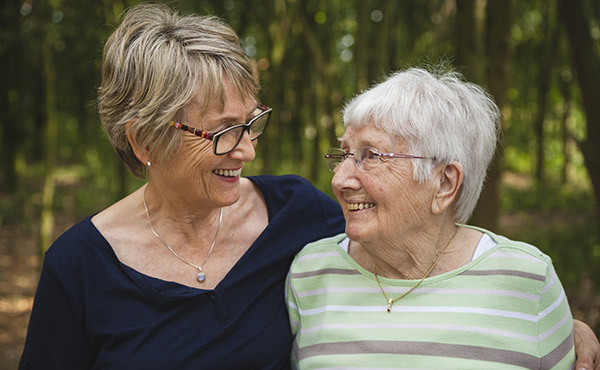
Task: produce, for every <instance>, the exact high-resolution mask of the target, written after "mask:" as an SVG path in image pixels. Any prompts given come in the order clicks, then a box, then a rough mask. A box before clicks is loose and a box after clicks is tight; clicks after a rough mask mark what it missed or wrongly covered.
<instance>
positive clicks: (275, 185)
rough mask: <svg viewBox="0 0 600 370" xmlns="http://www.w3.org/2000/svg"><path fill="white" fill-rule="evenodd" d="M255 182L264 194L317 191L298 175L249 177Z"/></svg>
mask: <svg viewBox="0 0 600 370" xmlns="http://www.w3.org/2000/svg"><path fill="white" fill-rule="evenodd" d="M248 179H250V180H251V181H253V182H254V183H255V184H256V185H257V186H258V187H259V188H261V190H262V191H263V192H265V191H267V192H269V193H271V192H276V193H282V194H290V193H292V194H293V193H296V192H302V191H316V190H317V189H316V188H315V187H314V186H313V185H312V184H311V183H310V181H308V180H306V179H305V178H303V177H300V176H298V175H281V176H274V175H262V176H250V177H248Z"/></svg>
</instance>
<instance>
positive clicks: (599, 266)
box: [501, 184, 600, 288]
mask: <svg viewBox="0 0 600 370" xmlns="http://www.w3.org/2000/svg"><path fill="white" fill-rule="evenodd" d="M501 201H502V209H503V213H504V216H503V220H504V221H503V222H502V223H501V225H502V226H501V227H502V230H501V232H502V233H505V234H506V235H507V236H509V237H511V238H513V239H517V240H523V241H526V242H527V243H530V244H533V245H535V246H536V247H538V248H540V249H541V250H542V251H543V252H544V253H546V254H548V255H549V256H550V257H552V259H553V263H554V266H555V268H556V270H557V273H558V275H559V276H560V277H561V281H562V282H563V285H565V286H566V287H569V288H576V287H577V284H578V283H579V282H580V281H581V279H582V278H583V277H588V278H591V279H593V280H595V282H596V284H600V275H599V274H598V273H597V272H598V271H600V239H599V237H598V235H599V233H598V222H597V219H596V216H595V209H596V207H595V200H594V195H593V194H592V192H591V191H590V190H589V188H588V189H582V188H577V187H574V186H559V187H557V186H551V185H548V184H542V185H533V186H529V187H526V188H523V187H521V188H516V187H514V186H510V185H508V186H505V187H504V188H503V190H502V193H501Z"/></svg>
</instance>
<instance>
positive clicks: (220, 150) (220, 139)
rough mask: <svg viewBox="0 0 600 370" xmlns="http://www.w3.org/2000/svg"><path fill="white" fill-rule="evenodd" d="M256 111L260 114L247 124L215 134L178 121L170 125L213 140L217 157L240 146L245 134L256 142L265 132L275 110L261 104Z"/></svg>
mask: <svg viewBox="0 0 600 370" xmlns="http://www.w3.org/2000/svg"><path fill="white" fill-rule="evenodd" d="M256 109H257V110H258V111H260V112H259V113H258V114H257V115H256V116H254V117H252V119H250V121H248V122H247V123H242V124H240V125H235V126H231V127H227V128H226V129H224V130H222V131H219V132H215V133H210V132H208V131H203V130H200V129H197V128H194V127H190V126H187V125H184V124H182V123H179V122H176V121H169V124H170V125H171V126H172V127H175V128H177V129H180V130H184V131H187V132H190V133H192V134H194V135H196V136H199V137H201V138H203V139H206V140H211V141H212V142H213V149H214V153H215V154H216V155H225V154H227V153H229V152H231V151H232V150H234V149H235V148H236V147H237V146H238V144H239V143H240V141H241V140H242V136H244V132H248V134H249V135H250V140H256V139H258V137H259V136H260V135H262V133H263V132H264V131H265V128H266V127H267V124H268V123H269V119H270V118H271V112H272V111H273V109H272V108H269V107H267V106H266V105H262V104H259V105H258V106H257V107H256Z"/></svg>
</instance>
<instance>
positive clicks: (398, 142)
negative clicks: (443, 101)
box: [332, 124, 434, 242]
mask: <svg viewBox="0 0 600 370" xmlns="http://www.w3.org/2000/svg"><path fill="white" fill-rule="evenodd" d="M362 146H370V147H373V148H375V149H377V151H378V152H380V153H404V154H413V153H407V147H408V145H407V143H406V141H405V140H403V139H402V138H394V137H392V136H390V135H389V134H386V133H383V132H381V131H379V130H378V129H377V128H375V127H374V126H373V124H366V125H363V126H361V127H349V128H347V130H346V132H345V134H344V136H343V137H342V144H341V148H342V149H344V150H346V151H348V152H351V153H354V152H355V151H356V150H357V149H358V148H360V147H362ZM332 185H333V192H334V194H335V196H336V197H337V199H338V201H339V202H340V205H341V206H342V209H343V212H344V217H345V218H346V234H347V235H348V237H349V238H350V239H352V240H354V241H357V242H368V241H377V240H381V239H384V240H385V239H391V240H394V239H395V238H396V239H397V237H398V236H400V237H402V236H403V235H406V232H410V231H413V230H418V228H419V227H422V226H423V223H424V221H425V217H427V216H428V215H430V210H431V207H430V205H431V201H432V199H433V192H434V190H433V187H432V186H431V180H430V181H427V182H424V183H422V184H419V183H418V182H417V181H415V180H413V167H412V163H411V160H410V159H404V158H394V159H387V160H385V161H380V162H379V163H378V165H377V166H376V167H374V168H372V169H370V170H365V169H363V168H361V169H359V168H357V167H356V165H355V164H354V161H353V160H352V159H351V158H348V159H346V160H344V161H343V162H342V163H340V164H339V165H338V166H337V168H336V170H335V175H334V176H333V180H332Z"/></svg>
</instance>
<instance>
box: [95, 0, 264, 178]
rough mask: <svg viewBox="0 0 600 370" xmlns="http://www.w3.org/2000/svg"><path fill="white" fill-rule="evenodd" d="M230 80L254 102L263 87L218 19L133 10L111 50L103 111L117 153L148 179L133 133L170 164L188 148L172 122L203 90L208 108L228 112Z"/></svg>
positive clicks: (146, 7) (156, 7)
mask: <svg viewBox="0 0 600 370" xmlns="http://www.w3.org/2000/svg"><path fill="white" fill-rule="evenodd" d="M224 75H227V76H228V77H229V79H230V81H231V82H232V84H233V86H234V89H235V91H236V92H237V93H238V94H239V96H240V97H242V98H243V99H244V100H246V99H255V97H256V95H257V94H258V91H259V85H258V82H257V78H256V74H255V71H254V69H253V68H252V65H251V63H250V60H249V59H248V57H247V56H246V55H245V53H244V51H243V49H242V48H241V46H240V41H239V38H238V36H237V35H236V33H235V32H234V31H233V30H232V29H231V27H229V26H228V25H226V24H225V23H223V22H222V21H221V20H219V19H218V18H216V17H214V16H197V15H191V16H180V15H178V13H177V12H176V11H173V10H171V9H170V8H169V7H167V6H166V5H160V4H139V5H136V6H134V7H132V8H130V9H129V10H127V11H126V13H125V16H124V18H123V21H122V22H121V24H120V25H119V26H118V27H117V29H116V30H115V31H114V32H113V33H112V35H111V36H110V37H109V38H108V40H107V42H106V45H105V46H104V53H103V57H102V83H101V86H100V88H99V93H98V110H99V114H100V119H101V121H102V124H103V126H104V128H105V130H106V132H107V135H108V137H109V139H110V142H111V144H112V146H113V148H114V149H115V151H116V152H117V154H118V155H119V157H120V158H121V160H122V161H123V163H125V165H126V166H127V168H129V170H130V171H131V172H132V173H133V174H134V175H135V176H137V177H141V178H143V177H145V174H146V166H145V164H144V163H141V162H140V161H139V160H138V158H137V157H136V155H135V154H134V152H133V150H132V148H131V145H130V143H129V141H128V140H127V132H128V130H130V131H131V130H132V134H133V135H134V138H135V140H136V142H137V143H138V145H140V146H141V147H147V148H150V157H151V158H152V160H153V161H155V162H159V163H161V162H162V163H164V162H165V161H166V160H167V159H168V158H169V156H170V155H172V154H173V153H175V152H176V151H177V150H179V148H180V147H181V133H180V132H179V130H170V129H169V126H168V122H169V121H170V120H172V119H175V118H176V117H177V116H180V115H181V114H182V110H183V109H184V108H185V107H186V106H187V105H188V104H189V103H190V101H191V100H192V98H193V97H194V96H195V95H196V94H198V93H200V94H201V98H202V111H204V110H206V108H207V107H208V105H209V103H210V106H211V107H214V106H216V107H217V108H219V107H220V109H223V107H224V103H225V101H224V99H225V96H224V89H223V78H224ZM130 122H133V124H130ZM128 126H129V127H128Z"/></svg>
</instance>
